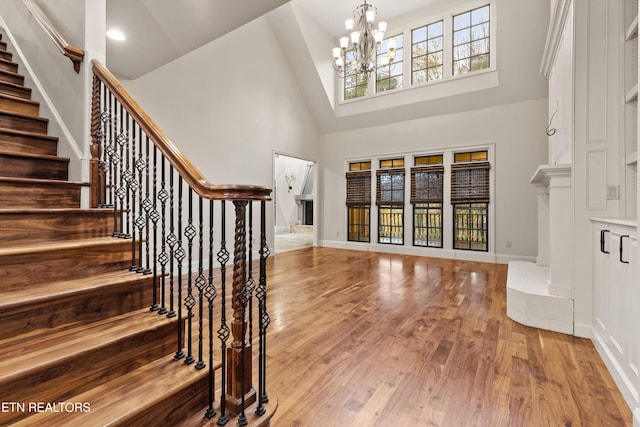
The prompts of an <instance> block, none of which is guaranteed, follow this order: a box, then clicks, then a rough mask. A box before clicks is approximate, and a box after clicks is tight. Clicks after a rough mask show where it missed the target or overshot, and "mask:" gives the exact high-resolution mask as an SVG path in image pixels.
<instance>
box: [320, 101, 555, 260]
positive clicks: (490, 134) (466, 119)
mask: <svg viewBox="0 0 640 427" xmlns="http://www.w3.org/2000/svg"><path fill="white" fill-rule="evenodd" d="M546 108H547V99H546V98H542V99H539V100H536V101H528V102H523V103H517V104H511V105H504V106H499V107H493V108H486V109H482V110H476V111H468V112H461V113H454V114H447V115H443V116H439V117H429V118H424V119H418V120H412V121H407V122H400V123H394V124H391V125H384V126H377V127H371V128H364V129H359V130H354V131H346V132H337V133H332V134H327V135H323V136H322V137H321V144H322V148H323V151H322V157H321V175H320V181H321V188H320V191H321V193H322V194H325V197H324V198H323V199H322V207H321V213H320V216H321V218H322V230H321V235H320V239H321V240H322V241H325V242H336V241H337V242H344V241H345V236H344V233H345V230H346V225H345V222H346V208H345V205H344V200H345V178H344V173H345V169H344V168H345V159H354V158H363V159H366V158H370V157H376V156H388V155H393V154H401V153H410V152H411V153H412V152H416V153H418V152H420V151H429V150H438V149H447V148H455V147H465V146H470V145H479V144H495V161H494V164H493V165H492V168H493V169H494V171H495V175H494V176H495V193H496V194H495V216H496V217H495V224H496V229H495V233H496V234H495V236H496V240H495V242H496V247H495V252H496V254H497V255H498V256H499V257H500V256H505V257H513V258H520V257H524V258H533V257H535V255H536V253H537V207H536V206H537V205H536V202H537V198H536V190H535V187H534V186H533V185H531V184H529V179H530V178H531V176H532V175H533V173H534V172H535V170H536V168H537V167H538V165H539V164H540V163H541V162H542V163H544V162H545V161H546V156H547V146H546V135H545V132H544V129H545V127H546ZM371 215H372V216H374V215H376V210H375V208H374V209H372V213H371ZM447 228H449V229H450V228H451V225H450V224H445V232H447V230H446V229H447ZM406 233H407V234H406V235H407V236H410V234H409V233H410V232H409V231H407V232H406ZM405 240H406V241H407V243H406V244H405V246H406V247H410V245H411V239H409V238H407V239H405ZM507 241H511V242H512V246H511V248H507V247H506V242H507ZM362 247H363V248H365V247H366V246H362Z"/></svg>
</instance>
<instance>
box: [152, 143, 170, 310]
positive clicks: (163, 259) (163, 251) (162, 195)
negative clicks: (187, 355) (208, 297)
mask: <svg viewBox="0 0 640 427" xmlns="http://www.w3.org/2000/svg"><path fill="white" fill-rule="evenodd" d="M165 164H166V159H165V158H164V156H162V162H161V163H160V192H159V193H158V199H159V200H160V218H161V224H160V233H161V236H160V244H161V245H162V246H161V248H160V255H158V261H160V283H161V285H160V310H159V311H158V314H167V313H168V310H167V304H166V299H165V296H166V272H167V262H169V256H168V255H167V237H166V234H167V233H166V227H167V221H166V219H167V200H168V199H169V193H168V192H167V189H166V180H165ZM154 274H155V269H154Z"/></svg>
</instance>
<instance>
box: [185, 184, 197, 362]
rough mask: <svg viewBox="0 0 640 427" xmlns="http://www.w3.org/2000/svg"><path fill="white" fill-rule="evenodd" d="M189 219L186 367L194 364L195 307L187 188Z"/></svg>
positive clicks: (190, 213)
mask: <svg viewBox="0 0 640 427" xmlns="http://www.w3.org/2000/svg"><path fill="white" fill-rule="evenodd" d="M188 209H189V218H188V222H187V227H186V228H185V230H184V235H185V237H186V238H187V297H186V298H185V300H184V306H185V307H187V358H186V359H185V360H184V363H185V364H187V365H190V364H192V363H193V362H195V359H194V358H193V353H192V343H193V339H192V334H193V330H192V322H191V319H192V318H193V316H192V313H193V307H194V306H195V305H196V299H195V298H194V297H193V287H192V284H193V277H192V276H193V274H192V265H193V238H194V237H195V236H196V228H195V227H194V226H193V189H192V188H191V187H189V204H188Z"/></svg>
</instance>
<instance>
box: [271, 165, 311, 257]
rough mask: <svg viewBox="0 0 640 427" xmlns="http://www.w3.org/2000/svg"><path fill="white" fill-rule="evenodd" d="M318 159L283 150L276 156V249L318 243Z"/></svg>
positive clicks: (274, 166)
mask: <svg viewBox="0 0 640 427" xmlns="http://www.w3.org/2000/svg"><path fill="white" fill-rule="evenodd" d="M315 164H316V163H315V162H313V161H310V160H304V159H300V158H297V157H292V156H290V155H286V154H282V153H274V156H273V181H274V182H273V207H274V210H275V213H274V219H275V221H274V236H275V238H274V246H275V252H276V253H278V252H284V251H290V250H295V249H301V248H305V247H310V246H314V245H315V242H316V237H315V235H316V233H315V229H316V227H315V226H314V221H315V218H314V197H316V196H315V194H316V192H315V181H316V177H315V174H316V170H315V169H316V168H315Z"/></svg>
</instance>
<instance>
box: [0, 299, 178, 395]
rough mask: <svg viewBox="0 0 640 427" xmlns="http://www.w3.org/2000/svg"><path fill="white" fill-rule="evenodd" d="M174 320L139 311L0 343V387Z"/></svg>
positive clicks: (17, 337) (147, 311)
mask: <svg viewBox="0 0 640 427" xmlns="http://www.w3.org/2000/svg"><path fill="white" fill-rule="evenodd" d="M175 319H176V318H173V319H169V318H167V317H165V316H159V315H155V314H150V313H149V310H148V309H140V310H136V311H132V312H129V313H125V314H121V315H119V316H114V317H110V318H107V319H104V320H100V321H97V322H93V323H89V324H78V325H76V326H75V327H72V328H67V327H61V328H52V329H51V330H50V331H49V333H48V334H47V335H46V336H41V337H40V339H38V340H29V341H24V340H22V339H20V336H19V335H18V336H16V337H12V338H9V339H7V340H4V341H2V342H0V348H2V361H3V364H2V366H1V367H0V383H3V384H7V383H8V382H9V381H11V380H12V379H14V378H18V377H21V376H22V375H24V374H25V373H27V372H33V371H36V370H38V369H42V368H43V367H45V366H50V365H53V364H55V363H60V362H64V361H65V360H69V359H71V358H73V357H75V356H76V355H77V354H78V353H81V352H84V351H87V350H88V349H92V348H100V347H104V346H107V345H109V344H110V343H112V342H114V341H118V340H121V339H122V337H124V336H132V335H135V334H138V333H142V332H144V331H147V330H154V329H156V328H160V327H164V326H165V325H166V324H167V323H173V322H176V320H175Z"/></svg>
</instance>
